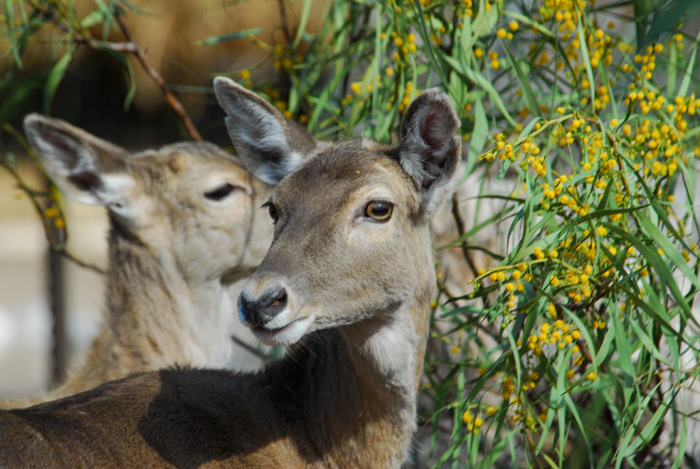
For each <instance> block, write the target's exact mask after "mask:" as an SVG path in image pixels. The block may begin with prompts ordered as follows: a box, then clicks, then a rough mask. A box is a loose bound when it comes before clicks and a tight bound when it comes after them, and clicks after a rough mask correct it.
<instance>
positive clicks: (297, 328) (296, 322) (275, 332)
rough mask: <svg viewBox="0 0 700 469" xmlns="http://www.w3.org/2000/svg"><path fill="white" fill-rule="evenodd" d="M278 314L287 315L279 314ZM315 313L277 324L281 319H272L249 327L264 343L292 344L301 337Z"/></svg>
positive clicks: (312, 320)
mask: <svg viewBox="0 0 700 469" xmlns="http://www.w3.org/2000/svg"><path fill="white" fill-rule="evenodd" d="M280 316H288V315H286V314H281V315H280ZM315 316H316V315H315V314H311V315H309V316H303V317H301V318H296V319H293V320H292V321H290V322H288V323H286V324H284V325H279V323H280V322H281V321H277V320H273V321H271V322H270V323H268V324H266V325H265V326H263V327H251V331H252V332H253V334H254V335H255V337H256V338H257V339H258V340H260V341H261V342H262V343H263V344H265V345H284V346H289V345H293V344H295V343H296V342H298V341H299V339H301V338H302V337H303V336H304V334H306V332H307V331H308V330H309V327H310V326H311V324H313V322H314V317H315Z"/></svg>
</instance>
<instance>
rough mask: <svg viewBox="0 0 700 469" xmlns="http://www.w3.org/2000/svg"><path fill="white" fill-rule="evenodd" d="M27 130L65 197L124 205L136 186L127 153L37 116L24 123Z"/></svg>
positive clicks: (76, 130)
mask: <svg viewBox="0 0 700 469" xmlns="http://www.w3.org/2000/svg"><path fill="white" fill-rule="evenodd" d="M24 129H25V133H26V134H27V138H28V140H29V143H30V144H31V146H32V147H33V148H34V150H36V153H37V156H38V158H39V160H40V161H41V164H42V165H43V166H44V169H45V170H46V172H47V173H48V175H49V176H50V177H51V179H52V180H53V181H54V182H55V183H56V185H57V186H58V187H59V188H60V189H61V190H62V191H63V192H64V193H65V194H66V195H68V196H69V197H70V198H72V199H73V200H75V201H77V202H80V203H83V204H87V205H115V206H116V207H117V208H120V207H121V206H122V205H123V200H124V198H125V195H126V192H127V191H128V190H129V187H130V185H131V183H132V182H133V180H132V179H131V177H130V176H129V174H128V173H127V172H126V162H125V157H126V156H127V155H128V152H127V151H126V150H124V149H123V148H121V147H118V146H116V145H113V144H111V143H109V142H107V141H105V140H102V139H99V138H97V137H95V136H94V135H91V134H89V133H88V132H85V131H84V130H81V129H78V128H77V127H73V126H72V125H70V124H68V123H66V122H64V121H62V120H60V119H51V118H48V117H45V116H41V115H38V114H30V115H29V116H27V117H26V118H25V119H24Z"/></svg>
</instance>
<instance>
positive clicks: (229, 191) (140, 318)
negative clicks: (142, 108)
mask: <svg viewBox="0 0 700 469" xmlns="http://www.w3.org/2000/svg"><path fill="white" fill-rule="evenodd" d="M25 130H26V134H27V137H28V139H29V142H30V143H31V145H32V146H33V147H34V149H35V150H36V152H37V155H38V156H39V159H40V161H41V162H42V165H43V166H44V168H45V169H46V171H47V173H48V174H49V175H50V176H51V178H52V179H53V180H54V181H55V182H56V184H57V185H58V186H59V187H60V188H61V190H62V191H63V192H64V193H66V194H67V195H68V196H69V197H71V198H73V199H75V200H76V201H78V202H81V203H85V204H93V205H104V206H105V207H106V208H107V209H108V213H109V219H110V225H111V228H110V231H109V242H108V245H109V247H108V251H109V253H108V256H109V264H108V267H107V270H106V272H105V277H104V281H105V290H106V292H105V302H106V305H105V311H104V313H105V314H104V321H103V324H102V326H101V329H100V331H99V333H98V334H97V336H96V338H95V339H94V340H93V342H92V346H91V347H90V348H89V349H88V350H87V355H86V356H85V358H84V362H83V364H82V366H81V367H79V368H77V369H76V370H75V371H74V372H73V373H72V374H71V375H70V376H69V378H68V380H67V382H66V383H65V384H63V385H62V386H60V387H59V388H57V389H55V390H53V391H51V392H48V393H46V394H43V395H40V396H36V397H33V398H30V399H16V400H8V401H5V402H0V406H1V407H5V408H11V407H20V406H26V405H30V404H32V403H38V402H44V401H47V400H53V399H57V398H59V397H63V396H67V395H71V394H75V393H77V392H80V391H85V390H87V389H90V388H93V387H94V386H96V385H98V384H101V383H103V382H105V381H109V380H113V379H118V378H122V377H124V376H127V375H128V374H131V373H133V372H137V371H150V370H157V369H159V368H163V367H166V366H171V365H174V364H190V365H196V366H210V367H224V366H227V365H229V364H230V363H231V362H232V361H234V360H236V359H241V358H244V357H242V354H243V353H244V352H243V349H242V348H240V346H237V345H236V344H235V343H234V342H233V340H232V337H231V336H232V335H233V334H234V333H240V332H241V331H245V328H243V327H241V326H240V324H239V323H238V321H237V319H236V318H235V317H234V316H233V315H231V310H232V309H233V308H235V298H236V296H237V294H238V293H239V292H240V289H241V288H242V283H243V282H238V283H239V284H240V285H238V286H236V287H234V288H233V289H234V290H235V289H237V290H238V291H236V292H235V293H231V292H230V291H228V290H229V284H231V283H233V282H235V281H237V280H240V279H243V278H246V277H247V276H248V275H250V273H251V272H252V271H253V270H254V268H255V267H257V265H258V264H259V263H260V261H261V260H262V258H263V256H264V255H265V253H266V252H267V248H268V247H269V244H270V241H271V238H272V225H271V223H270V221H269V218H268V216H267V214H266V213H264V212H262V211H260V210H258V207H259V206H260V205H261V204H262V203H263V202H264V201H265V200H267V198H268V197H269V195H270V191H271V187H270V186H268V185H267V184H265V183H263V182H261V181H259V180H257V179H256V178H254V177H253V176H251V174H250V173H249V172H248V171H247V170H246V169H245V168H244V167H243V166H242V164H241V163H240V160H239V159H238V158H236V157H234V156H232V155H229V154H228V153H226V152H224V151H223V150H221V149H220V148H218V147H217V146H215V145H212V144H208V143H178V144H174V145H169V146H165V147H163V148H161V149H160V150H157V151H146V152H142V153H138V154H134V155H131V154H129V152H127V151H126V150H124V149H122V148H119V147H118V146H116V145H113V144H111V143H109V142H106V141H104V140H101V139H99V138H97V137H95V136H93V135H90V134H88V133H87V132H85V131H83V130H80V129H78V128H75V127H73V126H71V125H69V124H67V123H66V122H63V121H61V120H57V119H50V118H47V117H43V116H40V115H30V116H28V117H27V118H26V120H25ZM248 361H249V362H250V361H251V360H250V358H249V360H248ZM253 363H254V362H253ZM251 366H252V365H251Z"/></svg>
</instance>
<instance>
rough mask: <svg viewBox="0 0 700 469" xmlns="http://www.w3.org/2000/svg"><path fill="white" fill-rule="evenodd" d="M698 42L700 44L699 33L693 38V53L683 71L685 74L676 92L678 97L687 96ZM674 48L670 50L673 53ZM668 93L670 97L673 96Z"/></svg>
mask: <svg viewBox="0 0 700 469" xmlns="http://www.w3.org/2000/svg"><path fill="white" fill-rule="evenodd" d="M698 42H700V33H698V35H697V36H696V37H695V42H694V43H693V46H694V47H693V52H692V53H691V54H690V59H688V67H687V68H686V69H685V74H684V75H683V81H682V82H681V87H680V89H679V90H678V96H687V95H688V89H689V88H690V80H691V78H693V68H694V67H695V57H696V56H697V54H698ZM675 49H676V48H675V47H673V48H672V49H671V50H672V51H675ZM673 95H674V94H673V93H670V96H673Z"/></svg>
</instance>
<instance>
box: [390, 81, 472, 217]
mask: <svg viewBox="0 0 700 469" xmlns="http://www.w3.org/2000/svg"><path fill="white" fill-rule="evenodd" d="M459 125H460V124H459V119H458V118H457V113H456V112H455V110H454V107H453V106H452V102H451V101H450V98H448V97H447V95H446V94H444V93H441V92H440V91H438V90H437V89H435V88H433V89H430V90H427V91H424V92H423V93H421V94H420V95H419V96H418V97H417V98H416V99H415V100H414V101H413V103H411V105H410V106H409V108H408V110H407V111H406V116H405V117H404V121H403V124H402V125H401V136H400V141H399V149H400V163H401V166H402V167H403V169H404V171H406V173H408V175H409V176H411V177H412V178H413V179H414V180H415V181H416V183H417V184H418V186H419V187H420V190H421V193H422V196H423V208H424V211H425V212H424V213H426V215H427V216H428V217H430V216H432V215H433V213H434V212H435V210H436V209H437V207H438V206H439V205H440V203H441V202H442V201H443V200H444V199H445V197H446V196H448V195H450V193H451V192H452V190H453V187H452V184H451V182H452V180H453V179H454V178H453V176H454V175H455V172H456V169H457V163H458V162H459V158H460V148H461V139H460V138H459V135H458V134H457V130H458V129H459Z"/></svg>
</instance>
